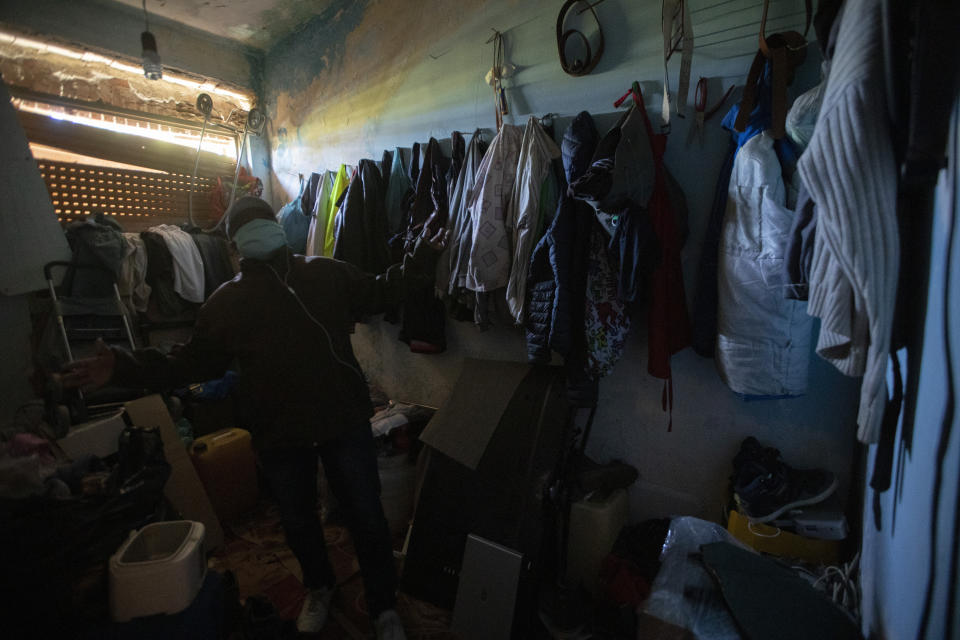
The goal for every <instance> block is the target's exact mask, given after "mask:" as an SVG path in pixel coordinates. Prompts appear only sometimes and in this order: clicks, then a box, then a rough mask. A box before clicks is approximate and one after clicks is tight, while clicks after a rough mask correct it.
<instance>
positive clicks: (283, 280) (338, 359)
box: [267, 256, 366, 382]
mask: <svg viewBox="0 0 960 640" xmlns="http://www.w3.org/2000/svg"><path fill="white" fill-rule="evenodd" d="M289 259H290V258H289V256H288V257H287V258H286V259H285V260H287V261H289ZM267 268H268V269H270V271H271V273H273V275H274V276H275V277H276V278H277V281H278V282H280V284H282V285H283V288H284V289H286V290H287V291H288V292H289V293H290V295H292V296H293V299H294V300H296V301H297V304H298V305H300V308H301V309H302V310H303V312H304V313H305V314H306V315H307V317H308V318H310V320H311V322H313V323H314V324H315V325H317V326H318V327H320V329H321V330H322V331H323V335H324V336H326V338H327V345H328V346H329V347H330V355H331V356H333V359H334V360H335V361H336V362H338V363H340V364H342V365H343V366H345V367H346V368H347V369H350V371H353V372H354V373H355V374H357V377H359V378H360V379H361V380H363V381H364V382H366V379H365V378H364V377H363V374H362V373H361V372H360V370H359V369H357V368H356V367H355V366H353V365H352V364H350V363H349V362H347V361H345V360H343V359H342V358H341V357H340V356H339V355H337V350H336V349H335V348H334V346H333V338H332V337H331V336H330V332H329V331H327V328H326V327H325V326H324V325H323V323H322V322H320V321H319V320H317V319H316V318H315V317H314V315H313V314H312V313H310V310H309V309H307V305H305V304H303V300H301V299H300V296H298V295H297V292H296V291H294V290H293V287H291V286H290V285H289V284H288V283H287V276H288V275H289V273H290V264H289V262H287V270H286V273H284V277H283V278H281V277H280V274H279V273H277V270H276V269H274V268H273V266H272V265H269V264H268V265H267Z"/></svg>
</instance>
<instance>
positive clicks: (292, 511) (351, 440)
mask: <svg viewBox="0 0 960 640" xmlns="http://www.w3.org/2000/svg"><path fill="white" fill-rule="evenodd" d="M318 454H319V456H320V459H321V460H322V461H323V468H324V470H325V472H326V474H327V481H328V484H329V486H330V490H331V491H333V495H334V496H335V497H336V499H337V502H338V503H339V504H340V508H341V510H342V511H343V514H344V516H345V517H346V521H347V527H348V528H349V530H350V535H351V537H352V538H353V546H354V548H355V549H356V552H357V560H358V561H359V563H360V571H361V574H362V576H363V586H364V590H365V591H366V597H367V605H368V607H369V609H370V613H371V615H373V616H376V615H377V614H379V613H380V612H382V611H384V610H385V609H392V608H393V606H394V604H395V603H396V589H397V573H396V568H395V567H394V563H393V547H392V545H391V540H390V528H389V526H388V525H387V519H386V517H385V516H384V515H383V506H382V505H381V504H380V476H379V474H378V473H377V457H376V449H375V447H374V443H373V435H372V433H371V432H370V425H369V423H364V424H363V425H358V426H357V427H355V428H352V429H348V430H347V431H346V432H345V433H344V434H343V435H341V436H339V437H337V438H334V439H333V440H331V441H329V442H325V443H324V444H322V445H319V446H317V447H291V448H278V449H269V450H265V451H260V452H259V457H260V464H261V466H262V468H263V472H264V475H265V477H266V479H267V483H268V484H269V486H270V490H271V492H272V493H273V496H274V499H275V500H276V501H277V503H278V504H279V506H280V519H281V521H282V523H283V530H284V533H285V534H286V537H287V544H288V545H290V549H291V550H292V551H293V554H294V555H295V556H296V557H297V560H298V561H299V562H300V568H301V569H302V570H303V584H304V586H305V587H307V588H309V589H316V588H318V587H323V586H328V587H333V586H334V585H335V584H336V581H337V580H336V576H335V575H334V572H333V567H332V566H331V564H330V559H329V558H328V557H327V547H326V542H325V541H324V537H323V526H322V525H321V524H320V518H319V516H318V515H317V455H318Z"/></svg>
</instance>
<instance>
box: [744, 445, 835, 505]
mask: <svg viewBox="0 0 960 640" xmlns="http://www.w3.org/2000/svg"><path fill="white" fill-rule="evenodd" d="M836 489H837V477H836V476H835V475H834V474H833V473H831V472H829V471H825V470H823V469H810V470H803V469H794V468H792V467H790V466H789V465H787V464H786V463H785V462H784V461H783V459H782V458H781V457H780V452H779V451H778V450H777V449H774V448H772V447H764V446H761V445H760V443H759V442H757V439H756V438H754V437H752V436H751V437H749V438H747V439H746V440H744V441H743V443H742V444H741V445H740V451H739V453H737V455H736V457H735V458H734V459H733V491H734V498H735V499H736V501H737V505H739V507H740V510H741V511H742V512H743V513H745V514H746V515H747V517H748V518H749V519H750V521H751V522H757V523H762V522H769V521H770V520H773V519H774V518H777V517H778V516H780V515H781V514H783V513H785V512H787V511H789V510H790V509H795V508H797V507H802V506H806V505H811V504H816V503H818V502H821V501H823V500H826V499H827V498H828V497H830V495H831V494H832V493H833V492H834V491H836Z"/></svg>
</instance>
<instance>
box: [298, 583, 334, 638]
mask: <svg viewBox="0 0 960 640" xmlns="http://www.w3.org/2000/svg"><path fill="white" fill-rule="evenodd" d="M332 598H333V589H331V588H330V587H320V588H319V589H310V590H309V591H307V597H306V598H304V600H303V607H302V608H301V609H300V615H298V616H297V632H299V633H320V630H321V629H323V626H324V625H325V624H327V616H328V615H329V614H330V600H331V599H332Z"/></svg>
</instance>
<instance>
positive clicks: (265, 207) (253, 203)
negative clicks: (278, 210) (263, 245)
mask: <svg viewBox="0 0 960 640" xmlns="http://www.w3.org/2000/svg"><path fill="white" fill-rule="evenodd" d="M223 215H224V218H225V219H226V227H227V228H226V231H227V238H228V239H230V240H233V236H234V235H235V234H236V233H237V230H238V229H239V228H240V227H242V226H243V225H245V224H247V223H248V222H250V221H251V220H257V219H258V218H259V219H264V220H273V221H276V220H277V216H276V215H274V213H273V208H272V207H271V206H270V205H269V204H267V202H266V201H265V200H263V199H261V198H257V197H256V196H243V197H242V198H239V199H238V200H237V201H236V202H234V203H233V204H232V205H230V208H229V209H227V212H226V213H224V214H223Z"/></svg>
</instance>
